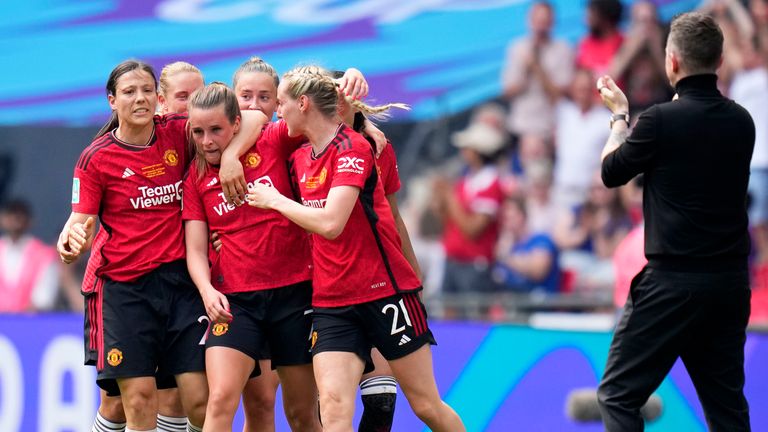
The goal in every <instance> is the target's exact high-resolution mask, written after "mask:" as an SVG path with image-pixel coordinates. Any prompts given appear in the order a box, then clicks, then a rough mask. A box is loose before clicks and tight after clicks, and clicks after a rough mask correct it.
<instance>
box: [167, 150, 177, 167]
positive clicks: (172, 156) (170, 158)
mask: <svg viewBox="0 0 768 432" xmlns="http://www.w3.org/2000/svg"><path fill="white" fill-rule="evenodd" d="M163 160H164V161H165V163H166V164H167V165H168V166H176V165H178V164H179V154H178V153H176V150H166V151H165V154H164V155H163Z"/></svg>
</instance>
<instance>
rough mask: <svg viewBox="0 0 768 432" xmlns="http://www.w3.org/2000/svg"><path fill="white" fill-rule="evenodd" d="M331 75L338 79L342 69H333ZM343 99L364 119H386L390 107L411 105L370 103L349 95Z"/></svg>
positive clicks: (401, 107) (404, 107) (341, 74)
mask: <svg viewBox="0 0 768 432" xmlns="http://www.w3.org/2000/svg"><path fill="white" fill-rule="evenodd" d="M331 76H332V77H333V78H335V79H339V78H341V77H343V76H344V72H342V71H333V72H332V73H331ZM343 98H344V101H345V102H347V103H348V104H350V105H351V106H352V107H353V108H354V110H355V113H356V114H362V115H363V116H365V118H366V119H368V118H370V119H374V120H386V119H388V118H389V117H390V114H389V112H388V111H389V110H390V109H392V108H398V109H401V110H406V111H408V110H410V109H411V107H410V106H408V104H404V103H400V102H393V103H388V104H384V105H370V104H367V103H365V102H363V101H361V100H356V99H352V98H351V97H349V96H346V95H343Z"/></svg>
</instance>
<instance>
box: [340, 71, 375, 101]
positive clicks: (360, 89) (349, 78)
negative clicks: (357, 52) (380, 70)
mask: <svg viewBox="0 0 768 432" xmlns="http://www.w3.org/2000/svg"><path fill="white" fill-rule="evenodd" d="M336 82H337V83H338V84H339V90H340V91H341V92H342V93H343V94H344V95H345V96H349V97H351V98H352V99H362V98H364V97H366V96H368V82H367V81H366V80H365V77H364V76H363V73H362V72H360V71H359V70H357V69H355V68H349V69H347V70H346V71H345V72H344V76H342V77H341V78H339V79H338V80H336Z"/></svg>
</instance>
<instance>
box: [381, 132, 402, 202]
mask: <svg viewBox="0 0 768 432" xmlns="http://www.w3.org/2000/svg"><path fill="white" fill-rule="evenodd" d="M377 164H378V167H379V177H381V184H382V185H383V186H384V194H385V195H392V194H393V193H396V192H397V191H399V190H400V174H399V173H398V171H397V159H396V157H395V149H394V147H392V143H390V142H387V146H386V147H384V150H382V152H381V156H379V159H378V160H377Z"/></svg>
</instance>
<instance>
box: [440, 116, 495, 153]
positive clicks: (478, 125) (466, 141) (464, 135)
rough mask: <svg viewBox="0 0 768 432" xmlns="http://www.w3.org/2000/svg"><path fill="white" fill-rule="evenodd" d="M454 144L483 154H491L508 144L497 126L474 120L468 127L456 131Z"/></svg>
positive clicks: (453, 136)
mask: <svg viewBox="0 0 768 432" xmlns="http://www.w3.org/2000/svg"><path fill="white" fill-rule="evenodd" d="M451 137H452V138H453V145H454V146H456V147H458V148H468V149H471V150H474V151H476V152H478V153H480V154H482V155H485V156H491V155H493V154H495V153H497V152H498V151H499V150H501V149H502V148H503V147H504V144H506V141H507V139H506V136H505V135H504V134H503V133H502V132H501V131H500V130H498V129H497V128H495V127H493V126H490V125H488V124H486V123H484V122H474V123H472V124H470V125H469V126H468V127H467V128H466V129H464V130H462V131H459V132H454V134H453V135H452V136H451Z"/></svg>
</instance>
